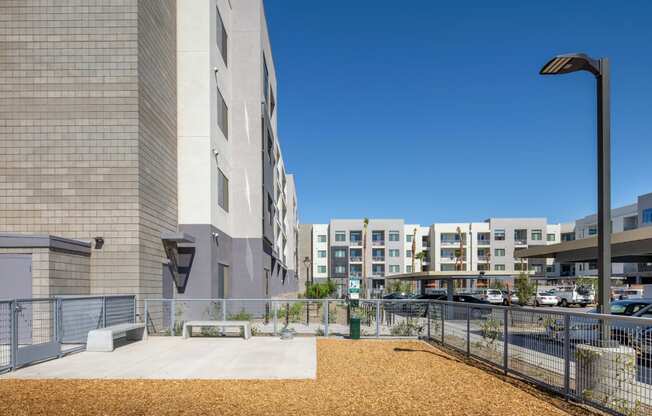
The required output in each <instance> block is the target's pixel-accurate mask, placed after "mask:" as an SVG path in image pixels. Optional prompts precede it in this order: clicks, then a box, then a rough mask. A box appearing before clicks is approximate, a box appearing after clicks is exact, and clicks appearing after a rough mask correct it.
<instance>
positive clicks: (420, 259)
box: [413, 251, 427, 270]
mask: <svg viewBox="0 0 652 416" xmlns="http://www.w3.org/2000/svg"><path fill="white" fill-rule="evenodd" d="M426 256H427V253H426V252H425V251H420V252H419V254H417V255H416V256H415V257H416V258H417V259H418V260H419V264H420V265H421V267H422V268H423V259H425V258H426ZM413 267H414V266H413ZM413 270H414V269H413Z"/></svg>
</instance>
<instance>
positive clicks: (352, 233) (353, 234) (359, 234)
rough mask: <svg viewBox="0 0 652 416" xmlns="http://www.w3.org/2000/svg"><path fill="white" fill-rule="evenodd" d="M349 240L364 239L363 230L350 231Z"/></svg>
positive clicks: (355, 241) (353, 241)
mask: <svg viewBox="0 0 652 416" xmlns="http://www.w3.org/2000/svg"><path fill="white" fill-rule="evenodd" d="M349 240H351V242H352V243H357V242H360V241H362V231H350V232H349Z"/></svg>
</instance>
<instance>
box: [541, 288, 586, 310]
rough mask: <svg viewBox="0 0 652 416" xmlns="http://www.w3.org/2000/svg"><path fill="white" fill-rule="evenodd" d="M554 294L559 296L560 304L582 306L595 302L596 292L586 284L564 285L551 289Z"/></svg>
mask: <svg viewBox="0 0 652 416" xmlns="http://www.w3.org/2000/svg"><path fill="white" fill-rule="evenodd" d="M549 293H550V294H552V295H553V296H557V297H558V298H559V305H561V306H564V307H566V306H570V305H580V306H581V307H582V308H583V307H585V306H586V305H588V304H590V303H593V301H594V300H595V292H594V291H593V289H591V288H587V287H584V286H562V287H558V288H556V289H552V290H550V291H549Z"/></svg>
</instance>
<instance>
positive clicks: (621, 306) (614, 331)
mask: <svg viewBox="0 0 652 416" xmlns="http://www.w3.org/2000/svg"><path fill="white" fill-rule="evenodd" d="M610 311H611V313H610V314H611V315H616V316H631V317H637V318H652V299H631V300H618V301H615V302H612V303H611V304H610ZM588 313H591V314H594V313H597V310H596V309H591V310H590V311H588ZM599 326H600V321H599V320H598V319H589V318H582V317H576V316H572V317H571V325H570V329H569V336H570V339H571V340H575V341H583V342H596V341H597V340H598V337H599ZM609 327H610V330H611V339H612V340H616V341H619V342H620V343H622V344H630V343H632V342H633V341H634V338H635V337H636V336H637V334H638V333H639V332H642V331H646V330H647V329H649V328H652V325H650V326H649V327H648V326H646V325H645V324H643V323H639V322H631V321H618V320H615V321H610V322H609ZM547 333H548V335H549V336H551V337H552V338H555V339H559V340H562V339H563V336H564V323H563V321H562V320H557V321H555V322H554V323H552V324H551V325H549V327H548V328H547Z"/></svg>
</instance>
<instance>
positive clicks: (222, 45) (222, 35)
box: [215, 5, 229, 65]
mask: <svg viewBox="0 0 652 416" xmlns="http://www.w3.org/2000/svg"><path fill="white" fill-rule="evenodd" d="M215 8H216V10H217V19H216V20H217V25H216V29H215V31H216V41H217V49H219V50H220V55H222V59H223V60H224V65H228V63H227V52H228V43H229V36H228V35H227V34H226V28H225V27H224V21H223V20H222V15H221V14H220V8H219V7H217V5H215Z"/></svg>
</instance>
